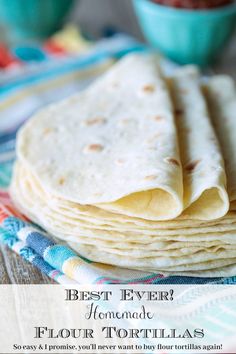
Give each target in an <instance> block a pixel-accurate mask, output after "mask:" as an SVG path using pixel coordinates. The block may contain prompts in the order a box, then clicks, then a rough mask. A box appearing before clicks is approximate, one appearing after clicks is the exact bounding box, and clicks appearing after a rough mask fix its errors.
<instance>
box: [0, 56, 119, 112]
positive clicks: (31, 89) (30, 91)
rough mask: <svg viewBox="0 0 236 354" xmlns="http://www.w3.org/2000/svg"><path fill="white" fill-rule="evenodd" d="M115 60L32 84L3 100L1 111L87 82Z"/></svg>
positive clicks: (0, 106) (0, 105) (0, 104)
mask: <svg viewBox="0 0 236 354" xmlns="http://www.w3.org/2000/svg"><path fill="white" fill-rule="evenodd" d="M113 63H114V60H112V59H109V60H107V61H106V62H105V63H104V62H103V63H100V64H99V65H97V66H96V67H92V68H89V69H84V70H79V71H73V72H71V73H69V74H64V75H60V76H59V77H56V78H53V79H48V80H46V81H45V82H40V83H37V84H32V85H30V86H28V87H26V88H22V89H21V90H20V91H18V92H16V93H13V94H12V95H11V96H10V97H7V98H6V99H3V100H2V101H1V102H0V110H4V109H7V108H9V107H10V106H11V105H13V104H15V103H18V102H19V101H21V100H23V99H26V98H28V97H30V96H32V95H35V93H42V92H43V93H44V94H45V93H46V91H47V90H52V89H54V88H59V87H61V86H64V85H65V84H68V83H70V82H74V81H75V79H76V80H77V79H79V80H86V79H89V78H91V77H94V76H97V75H100V74H102V73H103V72H104V71H106V70H107V69H108V68H109V67H110V66H111V65H112V64H113Z"/></svg>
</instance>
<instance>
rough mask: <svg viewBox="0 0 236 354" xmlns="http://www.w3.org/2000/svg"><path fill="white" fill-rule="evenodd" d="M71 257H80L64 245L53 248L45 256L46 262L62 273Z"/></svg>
mask: <svg viewBox="0 0 236 354" xmlns="http://www.w3.org/2000/svg"><path fill="white" fill-rule="evenodd" d="M71 257H78V255H77V254H76V253H75V252H73V251H72V250H70V249H69V248H67V247H65V246H62V245H55V246H52V247H50V248H49V249H48V250H47V251H46V252H45V254H44V259H45V261H46V262H47V263H49V264H51V266H53V267H54V268H56V269H59V270H60V271H62V267H63V264H64V262H65V261H67V260H68V259H69V258H71Z"/></svg>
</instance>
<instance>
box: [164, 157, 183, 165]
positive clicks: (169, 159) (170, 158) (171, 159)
mask: <svg viewBox="0 0 236 354" xmlns="http://www.w3.org/2000/svg"><path fill="white" fill-rule="evenodd" d="M165 161H166V162H169V163H171V164H172V165H175V166H180V163H179V161H178V160H176V159H175V158H173V157H166V158H165Z"/></svg>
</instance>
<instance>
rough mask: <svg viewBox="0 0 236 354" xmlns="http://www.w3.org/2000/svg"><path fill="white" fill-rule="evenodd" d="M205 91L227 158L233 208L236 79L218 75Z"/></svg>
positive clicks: (235, 200)
mask: <svg viewBox="0 0 236 354" xmlns="http://www.w3.org/2000/svg"><path fill="white" fill-rule="evenodd" d="M204 92H205V94H206V98H207V101H208V105H209V109H210V112H211V116H212V122H213V125H214V128H215V131H216V133H217V136H218V139H219V142H220V144H221V148H222V152H223V155H224V159H225V167H226V174H227V184H228V194H229V199H230V202H231V209H234V210H235V209H236V89H235V83H234V80H233V79H232V78H231V77H229V76H226V75H218V76H214V77H212V78H209V79H208V80H207V83H206V84H205V85H204Z"/></svg>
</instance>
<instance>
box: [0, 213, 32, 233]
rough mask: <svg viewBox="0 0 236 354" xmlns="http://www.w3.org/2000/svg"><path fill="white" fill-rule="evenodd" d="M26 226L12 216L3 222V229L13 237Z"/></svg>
mask: <svg viewBox="0 0 236 354" xmlns="http://www.w3.org/2000/svg"><path fill="white" fill-rule="evenodd" d="M26 226H27V224H26V223H25V222H24V221H22V220H20V219H17V218H15V217H14V216H9V217H8V218H6V219H5V220H4V221H3V227H5V228H6V230H7V231H8V232H10V233H11V234H13V235H15V234H17V232H19V231H20V230H21V229H22V228H23V227H26Z"/></svg>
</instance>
